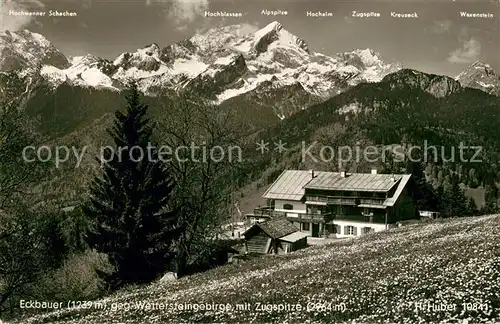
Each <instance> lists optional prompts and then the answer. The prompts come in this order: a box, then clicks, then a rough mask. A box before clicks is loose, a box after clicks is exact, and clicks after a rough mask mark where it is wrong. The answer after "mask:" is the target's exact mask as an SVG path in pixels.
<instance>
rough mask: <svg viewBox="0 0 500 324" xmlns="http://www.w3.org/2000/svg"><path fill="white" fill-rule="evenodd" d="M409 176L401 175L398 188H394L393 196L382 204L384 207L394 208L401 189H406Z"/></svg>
mask: <svg viewBox="0 0 500 324" xmlns="http://www.w3.org/2000/svg"><path fill="white" fill-rule="evenodd" d="M410 177H411V175H410V174H403V176H402V178H401V181H399V184H398V187H397V188H396V191H395V192H394V195H392V197H391V198H387V199H386V200H385V202H384V206H394V204H395V203H396V201H398V198H399V196H400V195H401V193H402V192H403V189H404V188H405V187H406V184H407V183H408V181H409V180H410Z"/></svg>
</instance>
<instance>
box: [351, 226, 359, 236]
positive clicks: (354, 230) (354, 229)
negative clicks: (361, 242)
mask: <svg viewBox="0 0 500 324" xmlns="http://www.w3.org/2000/svg"><path fill="white" fill-rule="evenodd" d="M357 230H358V228H357V227H355V226H353V227H352V233H353V234H354V235H358V233H357Z"/></svg>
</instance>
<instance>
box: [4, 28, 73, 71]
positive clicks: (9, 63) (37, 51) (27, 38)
mask: <svg viewBox="0 0 500 324" xmlns="http://www.w3.org/2000/svg"><path fill="white" fill-rule="evenodd" d="M0 57H2V61H1V62H0V71H3V72H5V71H14V70H15V71H20V72H23V73H26V71H28V73H31V72H33V71H35V70H38V69H39V68H40V66H41V65H43V64H51V65H53V66H56V67H60V68H63V67H68V66H69V62H68V59H67V58H66V57H65V56H64V55H63V54H62V53H61V52H59V50H58V49H57V48H56V47H55V46H54V45H52V43H50V42H49V41H48V40H47V39H46V38H45V37H43V36H42V35H40V34H37V33H33V32H30V31H29V30H20V31H4V32H2V33H0Z"/></svg>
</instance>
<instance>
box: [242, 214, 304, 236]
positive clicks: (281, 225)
mask: <svg viewBox="0 0 500 324" xmlns="http://www.w3.org/2000/svg"><path fill="white" fill-rule="evenodd" d="M254 226H256V227H259V228H260V229H261V230H262V231H263V232H264V233H266V234H267V235H268V236H269V237H271V238H272V239H277V238H280V237H283V236H286V235H288V234H291V233H294V232H297V231H298V229H297V227H295V226H294V225H293V224H292V223H291V222H290V221H288V220H287V219H286V218H284V217H278V218H273V219H271V220H269V221H266V222H263V223H257V224H255V225H254ZM254 226H252V227H254ZM248 231H250V229H248V230H247V231H246V232H248ZM246 232H245V233H246Z"/></svg>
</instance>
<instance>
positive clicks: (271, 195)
mask: <svg viewBox="0 0 500 324" xmlns="http://www.w3.org/2000/svg"><path fill="white" fill-rule="evenodd" d="M321 173H323V172H315V175H316V174H321ZM311 179H312V176H311V172H310V171H304V170H285V171H283V172H282V173H281V174H280V176H279V177H278V179H276V181H274V183H273V184H272V185H271V186H270V187H269V188H268V189H267V191H266V192H265V193H264V195H263V196H262V198H265V199H284V200H295V201H300V200H301V199H302V197H304V188H303V187H304V186H305V185H306V184H307V183H308V182H309V181H311Z"/></svg>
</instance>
